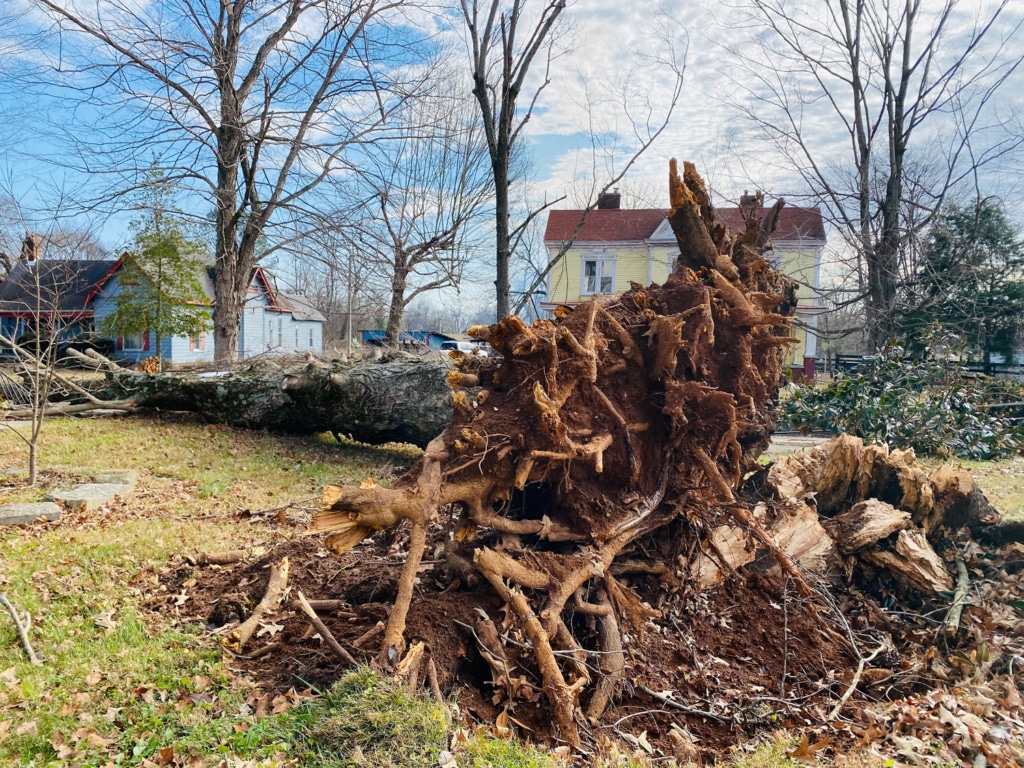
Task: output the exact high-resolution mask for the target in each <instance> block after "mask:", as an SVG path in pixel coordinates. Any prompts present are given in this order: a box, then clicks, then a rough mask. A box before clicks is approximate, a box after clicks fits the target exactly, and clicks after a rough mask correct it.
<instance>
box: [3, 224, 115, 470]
mask: <svg viewBox="0 0 1024 768" xmlns="http://www.w3.org/2000/svg"><path fill="white" fill-rule="evenodd" d="M60 239H61V238H56V237H54V238H45V237H42V236H39V235H31V234H30V235H26V236H25V238H24V240H23V243H22V247H21V251H20V259H19V261H18V263H17V264H16V265H14V267H13V269H12V270H11V272H10V274H9V275H8V276H7V279H6V280H5V281H4V283H3V284H2V285H0V312H2V313H3V314H4V315H6V316H5V317H0V353H3V355H4V356H5V357H6V358H8V359H9V360H10V361H11V363H12V364H13V370H14V371H15V373H16V374H17V377H18V379H17V380H16V379H14V378H12V377H9V376H7V375H6V374H5V373H3V372H2V371H0V385H2V386H0V394H2V395H3V396H0V425H2V426H3V427H6V428H7V429H9V430H10V431H11V432H13V433H14V434H15V435H17V436H18V438H20V439H21V441H22V442H23V443H24V444H25V446H26V448H27V449H28V482H29V485H35V483H36V479H37V475H38V466H39V443H40V439H41V437H42V431H43V424H44V422H45V420H46V419H47V418H48V417H50V416H52V415H58V414H68V413H76V412H82V411H87V410H94V409H97V408H106V409H113V410H125V411H127V410H132V408H133V407H134V406H133V405H132V404H130V403H126V402H123V401H103V400H101V399H100V398H98V397H96V396H95V395H94V394H93V393H91V392H89V391H88V390H86V389H85V388H83V387H82V386H81V385H80V384H78V383H76V382H75V381H73V380H72V379H70V378H69V377H67V376H65V375H64V374H63V373H62V372H61V371H60V370H59V369H58V365H59V364H60V362H61V348H62V345H63V343H64V342H66V341H68V340H69V339H71V338H73V337H74V336H76V335H77V334H78V333H80V332H81V331H83V330H86V329H87V327H88V325H89V323H90V322H91V318H90V316H89V313H88V312H86V311H85V302H84V297H85V296H86V294H87V293H88V291H89V288H91V287H92V283H91V282H90V278H89V277H88V276H87V275H91V276H92V277H95V275H96V272H95V271H92V272H89V271H88V270H84V269H83V267H82V265H83V264H84V263H86V261H85V260H82V259H77V258H74V257H75V256H76V255H77V253H76V251H74V250H67V249H66V248H62V247H59V246H56V245H54V241H59V240H60ZM58 393H59V394H60V395H61V396H62V399H63V401H62V402H59V403H52V402H51V397H52V396H54V395H56V394H58Z"/></svg>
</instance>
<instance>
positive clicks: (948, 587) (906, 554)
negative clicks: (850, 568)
mask: <svg viewBox="0 0 1024 768" xmlns="http://www.w3.org/2000/svg"><path fill="white" fill-rule="evenodd" d="M861 556H862V557H863V558H864V559H865V560H867V561H868V562H869V563H874V564H875V565H878V566H881V567H882V568H885V569H887V570H888V571H890V572H891V573H893V574H896V575H898V576H901V577H903V578H904V579H906V580H907V581H909V582H910V583H911V584H913V585H914V586H915V587H917V588H918V589H921V590H924V591H925V592H932V593H938V592H952V591H953V578H952V577H951V576H950V575H949V572H948V571H947V570H946V564H945V563H944V562H943V561H942V558H941V557H939V556H938V555H937V554H935V550H934V549H932V546H931V544H929V543H928V537H927V536H925V533H924V531H923V530H921V529H920V528H914V529H913V530H909V531H908V530H903V531H900V533H899V537H898V538H897V539H896V551H895V552H891V551H889V550H884V549H868V550H864V552H863V553H862V555H861Z"/></svg>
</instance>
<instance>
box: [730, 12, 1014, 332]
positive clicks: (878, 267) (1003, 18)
mask: <svg viewBox="0 0 1024 768" xmlns="http://www.w3.org/2000/svg"><path fill="white" fill-rule="evenodd" d="M959 6H960V4H959V3H958V2H957V0H944V1H943V2H942V3H940V4H938V5H936V4H934V3H925V2H924V1H923V0H822V1H821V2H799V1H798V0H744V1H743V3H742V6H740V8H741V9H742V10H743V11H745V12H746V17H745V18H744V19H743V20H742V21H740V22H736V21H735V16H732V17H731V19H732V22H731V24H730V26H731V28H733V29H734V28H735V27H736V24H737V23H738V24H745V25H747V26H748V27H749V28H750V29H753V30H755V32H754V35H755V41H756V42H755V44H754V45H746V44H745V45H744V47H742V48H736V49H735V51H734V53H735V54H736V56H734V58H733V61H734V62H737V63H742V64H743V66H741V67H739V72H740V74H738V75H737V76H736V81H737V82H738V83H739V84H740V89H739V90H740V92H741V93H742V94H743V95H742V97H741V98H740V99H739V100H738V101H737V103H736V106H737V107H738V108H739V110H740V111H741V113H742V114H743V116H744V117H745V118H746V119H747V120H748V121H749V122H750V123H751V124H753V125H754V126H755V127H756V128H757V130H758V133H759V136H760V138H761V139H763V140H765V141H767V142H768V143H769V144H770V146H771V147H772V149H773V157H774V158H776V160H777V161H778V162H782V163H784V165H785V168H786V169H788V170H789V171H791V172H795V173H796V174H798V176H799V177H800V179H801V180H802V183H803V185H804V186H805V187H806V188H807V189H808V190H810V193H811V196H812V197H813V199H814V200H815V201H816V202H818V203H819V204H820V205H822V206H823V207H824V208H825V210H826V212H827V218H828V219H829V221H830V222H831V223H832V224H833V226H834V227H835V230H836V232H837V234H838V235H839V236H840V237H841V238H842V239H843V241H844V245H845V247H846V249H847V251H848V252H849V253H850V254H852V255H853V257H854V265H853V269H852V272H853V275H854V277H855V279H856V280H857V282H858V288H859V290H858V291H857V293H856V294H855V297H854V299H855V300H863V301H864V302H865V305H866V324H867V332H868V343H869V346H870V347H872V348H878V347H879V346H881V345H882V344H883V343H884V342H885V340H886V339H888V338H890V337H891V336H892V334H893V333H894V331H895V313H896V309H897V301H898V291H899V288H900V283H901V274H903V273H905V272H906V271H907V270H906V268H905V267H906V264H905V263H904V262H905V261H906V260H907V259H908V258H909V257H912V255H913V254H912V251H913V249H914V242H915V240H916V238H917V237H918V235H919V233H920V231H921V230H922V229H923V228H924V227H926V226H927V225H928V223H929V222H930V220H931V218H932V216H933V215H934V213H935V211H937V210H938V209H939V208H940V206H941V204H942V201H943V199H944V198H945V196H946V194H947V193H948V191H949V190H950V189H951V188H952V187H954V186H955V185H956V184H957V183H958V182H959V181H960V180H962V179H963V178H965V177H966V176H967V175H968V174H970V173H972V172H973V170H974V169H978V168H979V167H982V166H984V165H985V164H988V163H991V162H993V161H994V160H995V159H997V158H999V157H1001V156H1003V155H1004V154H1005V153H1006V152H1008V151H1009V150H1010V149H1012V148H1013V147H1014V146H1016V145H1018V144H1019V142H1020V138H1019V137H1017V136H1011V135H1009V134H1007V133H1006V132H1003V131H998V130H996V131H990V130H987V129H988V128H990V127H991V124H990V123H989V122H987V121H988V120H989V119H990V118H991V117H992V102H993V97H994V96H995V94H996V93H997V92H998V91H999V89H1000V88H1001V87H1003V86H1004V84H1005V83H1006V82H1007V81H1008V79H1009V78H1010V76H1011V75H1012V74H1013V73H1014V72H1015V70H1016V69H1017V67H1018V65H1019V64H1020V61H1021V57H1020V55H1019V54H1018V53H1017V50H1016V48H1015V46H1013V45H1012V42H1013V41H1014V40H1015V39H1016V38H1017V33H1018V31H1019V26H1020V24H1019V21H1017V20H1013V19H1011V18H1010V15H1011V14H1010V10H1012V9H1010V10H1008V9H1009V3H1008V2H1006V0H1004V1H1003V2H1000V3H998V4H997V5H996V6H995V7H994V8H991V9H990V10H989V11H988V12H987V13H982V12H981V11H980V10H978V9H977V8H976V7H974V6H972V7H970V8H967V7H966V4H964V7H963V8H961V7H959ZM730 10H731V11H734V10H736V9H730ZM850 300H851V299H848V300H847V302H849V301H850Z"/></svg>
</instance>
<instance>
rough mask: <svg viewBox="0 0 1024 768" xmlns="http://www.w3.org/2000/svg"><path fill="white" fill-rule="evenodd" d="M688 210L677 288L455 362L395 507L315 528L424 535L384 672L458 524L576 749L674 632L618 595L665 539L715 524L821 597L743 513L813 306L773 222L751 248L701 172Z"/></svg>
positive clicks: (372, 497) (602, 302) (455, 547)
mask: <svg viewBox="0 0 1024 768" xmlns="http://www.w3.org/2000/svg"><path fill="white" fill-rule="evenodd" d="M671 191H672V211H671V212H670V214H669V220H670V221H671V222H672V225H673V227H674V228H675V230H676V233H677V237H678V239H679V246H680V257H679V266H678V268H677V269H676V271H675V272H674V273H673V274H672V276H671V277H670V278H669V280H668V282H667V283H666V284H665V285H664V286H661V287H659V286H652V287H650V288H642V287H640V286H637V285H634V286H633V287H632V288H631V290H629V291H627V292H626V293H624V294H620V295H617V296H609V297H601V298H598V299H596V300H595V301H591V302H586V303H585V304H583V305H581V306H579V307H578V308H576V309H575V310H572V309H570V308H564V309H561V310H559V312H557V313H556V315H557V316H558V319H557V320H556V321H555V322H550V321H547V320H539V321H537V322H535V323H534V324H533V325H532V326H528V325H526V324H525V323H523V322H522V320H520V319H519V318H518V317H514V316H513V317H507V318H505V319H503V320H501V321H500V322H499V323H496V324H495V325H492V326H489V327H475V328H473V329H471V333H473V334H474V335H476V336H478V337H479V338H483V339H487V340H488V341H489V342H490V344H491V346H492V347H494V348H495V349H496V350H498V351H499V352H500V353H501V355H502V357H501V358H500V359H493V360H492V359H479V358H473V357H462V356H455V362H456V365H457V366H458V368H459V370H458V372H456V373H453V374H452V375H451V376H449V378H448V381H449V384H450V385H451V386H452V387H453V389H454V392H453V405H454V412H455V416H454V418H453V420H452V423H451V425H450V426H449V428H448V429H447V430H446V431H445V433H444V434H443V435H442V436H441V437H439V438H437V439H436V440H434V441H433V442H432V443H431V444H430V445H429V446H428V448H427V451H426V454H425V455H424V457H423V459H422V460H421V461H420V462H419V464H418V465H417V466H415V467H414V468H413V469H412V470H410V472H409V473H408V474H407V475H406V476H405V477H404V478H402V479H401V480H400V481H398V483H396V485H395V487H394V488H391V489H385V488H379V487H376V486H372V485H370V486H368V487H359V488H354V487H347V486H334V487H330V488H328V490H327V491H326V492H325V495H324V507H325V512H324V513H322V514H321V515H319V516H318V517H317V518H316V519H315V520H314V523H313V525H312V530H313V531H323V532H328V533H330V536H329V537H328V540H327V541H328V544H329V545H330V546H331V547H333V548H334V549H335V550H336V551H337V552H339V553H340V552H344V551H346V550H347V549H349V548H351V547H352V546H354V545H355V544H356V543H358V542H359V541H360V540H361V539H362V538H363V537H364V536H366V535H369V534H370V533H372V532H373V531H375V530H380V529H382V528H387V527H390V526H392V525H394V524H396V523H397V522H398V521H399V520H403V519H405V520H409V521H410V523H411V524H412V534H411V536H410V543H409V553H408V557H407V560H406V563H405V567H404V569H403V572H402V575H401V578H400V581H399V585H398V595H397V599H396V600H395V604H394V607H393V608H392V611H391V614H390V616H389V619H388V624H387V629H386V631H385V637H384V642H383V647H382V648H381V651H380V655H379V657H378V663H379V664H380V665H381V666H382V667H385V668H387V669H391V670H393V669H395V668H396V665H398V663H399V659H400V658H401V655H402V651H403V649H404V644H405V640H404V637H403V636H404V633H405V626H406V625H405V621H406V616H407V614H408V610H409V606H410V604H411V602H412V600H413V599H414V587H415V579H416V573H417V569H418V567H419V564H420V562H421V558H422V556H423V549H424V546H425V545H424V542H425V535H426V529H427V526H428V525H430V523H431V521H432V520H434V519H436V517H437V514H438V511H439V510H440V508H441V507H443V506H445V505H449V504H455V505H457V506H458V507H460V508H461V510H462V516H461V518H460V523H459V526H458V529H457V530H456V531H455V532H454V541H453V542H452V543H451V545H450V546H449V548H448V552H447V554H446V557H447V560H448V563H449V567H450V568H451V570H452V571H453V573H456V574H457V575H458V576H459V578H460V579H461V580H463V581H464V582H469V581H470V580H471V578H472V577H471V571H475V572H476V573H478V574H479V575H480V576H481V577H483V579H485V580H486V581H487V582H488V583H489V584H490V585H491V586H492V588H493V589H494V590H495V592H496V593H497V594H498V596H499V597H500V598H501V599H502V600H503V601H504V602H505V603H506V604H507V605H508V607H509V609H510V611H511V613H512V615H513V617H514V622H515V624H516V625H517V626H518V627H519V628H520V629H521V630H522V632H523V635H524V636H525V640H526V641H528V643H529V647H530V649H531V651H532V655H533V659H534V663H535V664H536V671H537V673H538V674H539V676H540V678H541V679H542V681H543V686H544V693H545V696H546V698H547V701H548V705H549V709H550V712H551V715H552V719H553V721H554V723H555V725H556V727H557V729H558V732H559V734H560V736H561V738H562V739H564V740H565V741H566V742H568V743H570V744H576V743H578V741H579V731H578V728H577V717H578V716H579V715H581V714H582V712H581V709H580V702H581V700H582V701H585V702H586V714H587V716H588V717H591V718H598V717H600V715H601V714H602V713H603V712H604V711H605V710H606V709H607V707H608V706H609V705H610V704H611V703H612V702H613V701H614V698H615V696H616V693H617V691H618V689H619V687H620V685H621V681H622V676H623V673H624V669H625V663H624V655H623V644H622V633H623V632H624V631H626V629H627V628H628V629H629V630H630V631H635V632H642V631H643V629H644V625H645V622H646V621H647V620H648V619H649V618H650V617H652V616H657V615H658V614H657V611H654V610H653V609H651V608H649V607H647V606H645V605H643V604H642V602H641V600H640V599H639V598H638V597H637V595H636V594H635V593H634V592H633V591H632V590H631V589H630V588H629V587H628V586H626V585H625V584H623V583H621V582H619V581H617V580H616V579H615V578H614V577H613V576H612V567H613V564H614V563H615V561H616V558H618V557H620V555H621V554H622V553H623V552H625V551H632V549H631V548H632V547H633V546H634V545H635V544H637V543H638V542H642V541H644V540H645V537H649V536H652V535H654V533H655V532H656V531H658V530H660V529H663V528H664V526H666V525H667V524H668V523H671V522H672V521H673V520H676V519H677V518H678V517H679V516H680V515H682V516H684V517H686V518H688V519H689V518H693V519H698V518H700V519H705V520H706V523H705V524H704V525H703V527H704V528H705V529H709V528H710V527H712V525H713V524H714V523H717V522H719V521H721V520H723V519H724V520H725V521H728V522H729V523H730V524H733V525H735V524H739V525H740V526H742V527H743V528H744V529H747V530H748V531H749V532H750V535H752V536H753V537H754V539H755V540H756V541H757V542H758V544H759V545H761V546H766V547H768V548H769V549H770V551H772V553H773V554H774V556H775V558H776V559H777V561H778V562H779V564H780V565H781V566H782V567H783V568H784V569H785V570H786V572H787V573H789V574H790V575H791V576H792V578H793V579H794V580H795V581H796V582H797V584H799V585H801V589H802V590H804V591H805V592H809V591H810V590H809V587H808V586H807V585H806V582H805V580H804V578H803V575H802V574H801V571H800V569H799V568H798V566H797V564H796V562H795V560H794V558H792V557H790V556H789V555H788V554H786V552H785V551H783V550H782V549H781V548H780V547H779V546H778V545H776V544H775V542H774V541H773V540H772V538H771V536H770V535H769V534H768V533H767V532H766V531H765V530H764V528H763V524H762V522H761V521H760V520H758V519H757V518H755V517H754V516H752V515H750V514H749V513H748V512H747V510H746V508H745V507H744V506H743V504H742V503H741V502H738V501H737V499H736V495H735V494H736V490H737V489H738V487H739V485H740V483H741V481H742V478H743V477H744V475H745V474H746V473H747V472H748V471H750V470H751V469H752V468H753V467H754V460H755V459H756V456H757V454H758V453H759V452H760V450H761V449H762V448H763V446H764V444H765V443H766V439H767V435H768V433H769V431H770V427H771V422H772V416H771V412H770V409H769V405H770V399H771V398H772V397H773V396H774V393H775V391H776V388H777V386H778V382H779V379H780V375H781V371H782V357H781V351H780V350H781V349H782V348H784V347H785V345H786V344H788V343H789V342H790V341H791V340H790V338H789V334H788V323H789V320H788V318H789V317H790V316H791V315H792V312H793V310H794V308H795V300H794V286H793V284H792V283H791V282H790V281H788V280H787V279H786V278H784V277H783V276H782V275H780V274H779V273H778V272H776V271H774V270H773V269H772V268H771V267H770V266H769V265H768V263H767V262H766V261H765V260H764V258H763V257H762V255H761V250H763V249H764V247H766V245H767V243H768V240H767V234H766V230H765V227H766V224H765V222H763V221H762V220H761V218H758V217H756V216H754V215H753V214H751V218H750V220H749V221H748V222H747V224H746V228H745V230H744V232H741V233H735V234H734V233H731V232H728V231H727V229H726V228H725V227H723V226H721V225H718V224H716V223H715V221H714V213H713V210H712V208H711V206H710V203H709V202H708V195H707V192H706V191H705V189H704V186H703V182H702V181H701V180H700V178H699V177H698V176H697V175H696V173H695V172H694V171H693V168H692V166H689V165H687V166H686V169H685V172H684V176H683V178H679V177H678V176H677V175H676V173H675V166H674V164H673V169H672V178H671ZM776 214H777V211H776ZM767 226H768V233H770V227H771V224H768V225H767ZM476 386H479V387H481V388H482V389H481V390H479V391H478V392H474V391H472V390H467V389H466V387H476ZM485 403H486V405H485ZM542 499H543V501H541V500H542ZM723 516H724V518H723ZM577 614H579V615H583V616H588V617H589V620H588V622H584V623H583V624H582V625H581V624H580V622H579V621H573V619H572V617H573V616H574V615H577ZM492 656H495V657H498V656H499V654H492ZM591 659H597V663H596V664H595V663H592V661H591ZM489 663H490V662H489ZM495 663H496V664H497V663H500V659H498V660H497V661H495ZM495 674H497V672H495ZM506 678H507V675H506Z"/></svg>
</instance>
